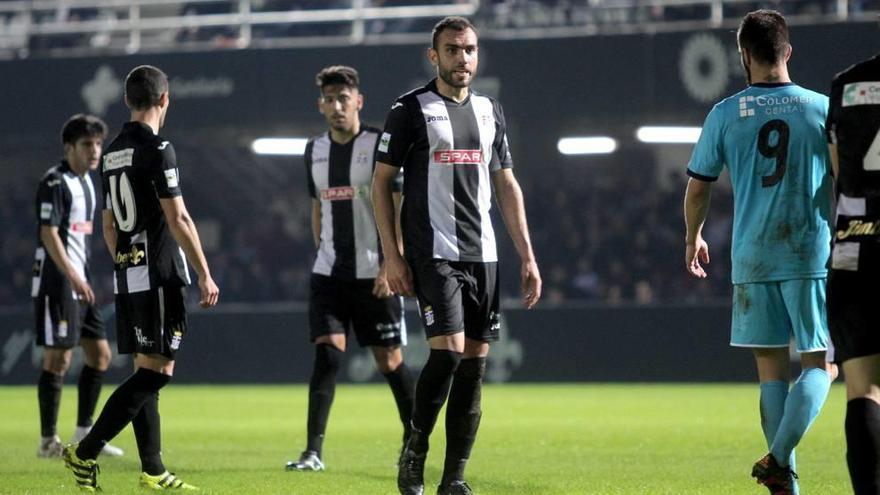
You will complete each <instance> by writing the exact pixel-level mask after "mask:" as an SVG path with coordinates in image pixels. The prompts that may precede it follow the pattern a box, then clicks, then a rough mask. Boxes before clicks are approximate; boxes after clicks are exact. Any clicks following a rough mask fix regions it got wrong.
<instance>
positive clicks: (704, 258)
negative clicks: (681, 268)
mask: <svg viewBox="0 0 880 495" xmlns="http://www.w3.org/2000/svg"><path fill="white" fill-rule="evenodd" d="M684 258H685V259H684V262H685V265H686V267H687V271H688V273H690V274H691V275H693V276H695V277H697V278H706V270H704V269H703V267H702V265H700V262H703V263H704V264H706V265H708V264H709V245H708V244H706V241H705V240H703V238H702V237H697V240H696V241H694V242H693V243H688V244H687V251H686V253H685V256H684Z"/></svg>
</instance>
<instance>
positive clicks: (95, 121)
mask: <svg viewBox="0 0 880 495" xmlns="http://www.w3.org/2000/svg"><path fill="white" fill-rule="evenodd" d="M106 136H107V124H105V123H104V121H103V120H101V119H99V118H98V117H95V116H94V115H86V114H84V113H78V114H76V115H74V116H73V117H71V118H69V119H67V122H65V123H64V127H62V128H61V143H62V144H76V142H77V141H79V140H80V139H82V138H84V137H99V138H101V139H104V138H105V137H106Z"/></svg>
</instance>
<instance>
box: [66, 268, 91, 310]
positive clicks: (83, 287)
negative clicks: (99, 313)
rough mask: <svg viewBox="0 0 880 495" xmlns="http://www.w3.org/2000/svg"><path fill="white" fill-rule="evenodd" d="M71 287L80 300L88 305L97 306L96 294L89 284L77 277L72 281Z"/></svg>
mask: <svg viewBox="0 0 880 495" xmlns="http://www.w3.org/2000/svg"><path fill="white" fill-rule="evenodd" d="M70 286H71V287H72V288H73V291H74V292H75V293H76V295H77V296H79V298H80V299H82V300H83V301H85V302H86V303H87V304H95V292H94V291H93V290H92V286H91V285H89V283H88V282H86V281H85V280H83V279H81V278H79V276H78V275H77V276H74V277H72V278H71V279H70Z"/></svg>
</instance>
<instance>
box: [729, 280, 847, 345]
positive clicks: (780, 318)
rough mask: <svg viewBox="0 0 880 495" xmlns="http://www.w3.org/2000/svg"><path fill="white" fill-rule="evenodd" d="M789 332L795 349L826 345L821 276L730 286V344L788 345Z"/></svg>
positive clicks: (827, 340)
mask: <svg viewBox="0 0 880 495" xmlns="http://www.w3.org/2000/svg"><path fill="white" fill-rule="evenodd" d="M792 336H794V341H795V343H796V344H797V351H798V352H814V351H824V350H827V349H828V344H829V341H830V339H829V337H828V320H827V318H826V316H825V279H824V278H815V279H795V280H785V281H782V282H763V283H755V284H736V285H734V286H733V318H732V322H731V331H730V345H732V346H735V347H788V345H789V342H790V340H791V337H792Z"/></svg>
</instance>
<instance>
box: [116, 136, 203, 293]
mask: <svg viewBox="0 0 880 495" xmlns="http://www.w3.org/2000/svg"><path fill="white" fill-rule="evenodd" d="M101 178H102V181H103V182H102V184H103V186H104V198H105V199H104V209H105V210H109V211H111V212H112V213H113V218H114V220H115V221H116V253H115V256H114V272H115V274H114V278H113V290H114V293H116V294H131V293H135V292H145V291H149V290H152V289H157V288H160V287H183V286H185V285H188V284H189V283H190V278H189V271H188V270H187V267H186V257H185V256H184V254H183V250H182V249H181V248H180V246H179V245H178V244H177V241H175V240H174V237H173V236H172V235H171V230H170V229H169V228H168V223H167V222H166V221H165V214H164V212H163V211H162V207H161V205H160V204H159V199H160V198H174V197H177V196H181V195H182V192H181V190H180V175H179V170H178V165H177V155H176V154H175V152H174V146H172V145H171V143H170V142H168V141H166V140H164V139H163V138H162V137H161V136H159V135H156V134H154V133H153V130H152V129H151V128H150V127H149V126H147V125H146V124H143V123H141V122H128V123H127V124H125V125H124V126H123V127H122V131H121V132H120V133H119V135H117V136H116V138H115V139H113V142H112V143H110V146H108V147H107V148H106V149H105V151H104V155H103V156H102V157H101Z"/></svg>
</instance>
